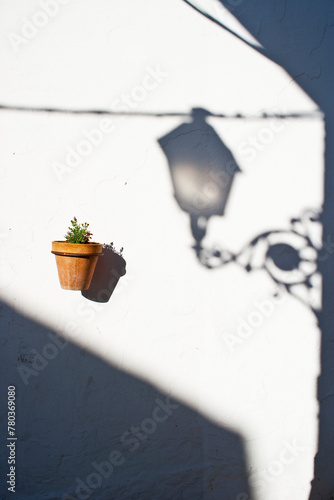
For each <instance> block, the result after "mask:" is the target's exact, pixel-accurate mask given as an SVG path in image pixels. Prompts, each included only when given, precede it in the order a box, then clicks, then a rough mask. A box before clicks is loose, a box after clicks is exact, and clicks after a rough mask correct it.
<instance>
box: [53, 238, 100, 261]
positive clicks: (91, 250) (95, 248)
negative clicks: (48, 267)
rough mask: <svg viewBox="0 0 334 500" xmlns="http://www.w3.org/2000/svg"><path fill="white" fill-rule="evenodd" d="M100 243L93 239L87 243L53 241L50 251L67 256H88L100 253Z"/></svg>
mask: <svg viewBox="0 0 334 500" xmlns="http://www.w3.org/2000/svg"><path fill="white" fill-rule="evenodd" d="M102 248H103V245H102V243H96V242H94V241H92V242H89V243H69V242H68V241H66V240H65V241H64V240H62V241H59V240H58V241H57V240H56V241H53V242H52V250H51V253H53V254H55V255H61V256H65V257H66V256H68V257H71V256H72V257H89V256H96V257H98V256H100V255H103V254H102Z"/></svg>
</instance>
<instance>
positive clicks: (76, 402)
mask: <svg viewBox="0 0 334 500" xmlns="http://www.w3.org/2000/svg"><path fill="white" fill-rule="evenodd" d="M1 331H2V335H1V386H2V388H1V409H2V418H1V436H2V439H1V442H2V451H4V450H5V447H6V444H5V442H6V437H7V418H6V395H7V387H8V386H12V385H14V386H15V387H16V415H17V422H16V428H17V434H16V435H17V442H16V457H15V460H16V463H15V467H16V492H15V498H17V499H20V500H21V499H22V500H23V499H36V500H39V499H40V500H42V499H43V500H45V499H49V500H51V499H52V500H55V499H57V500H59V499H60V498H61V499H63V500H65V499H73V498H75V499H86V498H96V499H101V500H110V499H111V498H115V499H116V498H117V499H121V498H126V499H133V500H135V499H142V500H145V499H147V500H148V499H150V500H151V499H152V492H154V497H155V498H161V499H163V500H169V499H170V500H172V499H176V498H178V499H186V500H188V499H189V500H195V499H205V498H210V499H217V500H218V499H219V500H220V499H222V498H224V499H226V500H236V499H238V500H246V499H249V498H251V496H250V495H251V493H250V487H249V485H248V481H247V475H248V474H247V466H246V457H245V450H244V444H243V439H242V436H240V435H239V434H237V433H235V432H233V431H231V430H229V429H226V428H223V427H221V426H218V425H215V424H214V423H212V422H210V421H208V420H207V419H206V418H204V417H203V416H202V415H201V414H200V413H198V412H196V411H194V410H192V409H191V408H189V407H187V406H186V405H185V404H183V403H182V402H181V401H172V400H170V399H169V397H168V395H166V394H162V393H161V392H160V391H158V390H157V389H156V388H155V387H153V386H152V385H150V384H148V383H146V382H145V381H143V380H139V379H138V378H136V377H133V376H131V375H129V374H127V373H124V372H122V371H120V370H119V369H116V368H115V367H113V366H111V365H109V364H107V363H105V362H104V361H102V360H101V359H99V358H98V357H96V356H95V355H93V354H90V353H89V352H87V351H86V350H84V349H82V348H80V347H78V346H76V345H74V344H73V343H71V342H67V340H66V339H64V337H62V336H59V335H57V334H56V333H55V332H54V331H52V330H49V329H48V328H46V327H44V326H43V325H42V324H39V323H36V322H34V321H31V320H30V319H27V318H25V317H23V316H22V315H20V314H18V313H17V312H15V311H14V310H13V309H12V308H10V307H8V306H7V305H6V304H3V303H1ZM77 333H78V335H79V336H80V333H79V332H77ZM5 334H7V335H6V336H7V339H8V340H5V337H4V335H5ZM7 456H8V454H7V453H3V454H2V459H1V461H2V464H1V470H2V471H6V473H7V469H8V467H9V465H8V464H7ZM46 477H48V480H47V481H46V480H45V478H46ZM1 481H2V484H1V492H2V494H1V496H0V498H1V499H6V498H11V495H12V493H10V492H8V490H7V486H6V484H5V475H4V474H2V476H1ZM6 490H7V493H6Z"/></svg>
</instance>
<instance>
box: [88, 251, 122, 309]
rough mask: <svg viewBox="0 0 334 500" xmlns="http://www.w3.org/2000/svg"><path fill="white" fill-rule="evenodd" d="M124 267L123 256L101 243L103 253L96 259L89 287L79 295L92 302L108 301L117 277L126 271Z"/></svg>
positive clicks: (117, 279)
mask: <svg viewBox="0 0 334 500" xmlns="http://www.w3.org/2000/svg"><path fill="white" fill-rule="evenodd" d="M125 267H126V262H125V260H124V259H123V257H122V256H121V255H119V254H118V253H116V252H115V251H114V250H112V249H111V248H110V247H109V246H108V245H103V255H102V256H101V257H100V258H99V260H98V263H97V265H96V269H95V272H94V276H93V279H92V282H91V284H90V287H89V288H88V290H84V291H82V292H81V295H82V296H83V297H85V298H86V299H88V300H92V301H94V302H108V301H109V299H110V297H111V295H112V294H113V292H114V290H115V288H116V286H117V283H118V281H119V279H120V278H121V277H122V276H124V275H125V273H126V270H125Z"/></svg>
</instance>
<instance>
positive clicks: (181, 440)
mask: <svg viewBox="0 0 334 500" xmlns="http://www.w3.org/2000/svg"><path fill="white" fill-rule="evenodd" d="M239 3H241V2H239ZM196 5H197V6H200V7H201V8H206V10H207V11H210V13H211V15H212V16H213V17H214V18H216V19H219V20H220V22H221V23H223V24H224V25H226V26H228V27H230V29H231V30H233V31H235V32H236V33H237V34H239V35H240V37H242V38H244V40H246V41H247V42H249V44H254V46H256V47H257V48H259V47H260V44H259V42H258V41H257V40H256V39H255V37H254V36H253V35H252V34H250V32H249V31H247V30H246V28H245V27H244V26H242V24H241V23H240V22H239V21H237V20H236V17H235V16H234V15H233V8H232V7H233V6H232V3H231V4H230V8H229V9H227V8H226V6H225V7H224V6H223V4H221V3H220V2H216V3H215V2H212V3H210V5H209V4H208V5H206V4H205V3H204V2H202V3H197V4H196ZM277 8H280V7H277ZM1 10H2V11H3V15H2V16H1V23H0V26H1V27H0V30H1V39H2V46H1V59H2V61H3V63H2V64H3V67H4V68H3V69H4V71H5V75H6V77H5V78H2V79H1V81H0V96H1V98H0V100H1V104H2V105H6V106H8V107H17V108H19V109H0V128H1V135H0V177H1V193H2V194H1V199H0V206H1V214H2V217H1V226H0V233H1V234H0V237H1V239H0V251H1V261H0V268H1V275H0V299H1V312H2V317H1V324H2V333H1V372H2V375H1V380H2V386H3V390H2V394H1V398H2V400H1V402H2V411H3V409H4V419H3V425H2V427H1V432H2V435H1V439H2V444H1V446H2V452H3V467H2V470H3V471H5V474H7V473H8V470H9V469H8V468H9V464H8V453H9V452H8V450H9V448H6V445H7V441H8V440H7V437H8V435H7V425H6V424H7V422H6V415H7V413H6V411H7V406H6V396H7V387H8V386H15V388H16V436H17V441H16V457H15V459H16V463H15V467H16V469H15V470H16V492H15V495H13V494H12V493H11V492H9V491H8V486H9V485H8V484H6V481H7V478H6V477H5V474H4V473H2V477H1V481H2V483H1V485H2V490H1V494H0V498H3V499H7V498H12V497H15V498H17V499H18V500H23V499H28V500H29V499H31V500H32V499H34V500H46V499H49V500H51V499H63V500H65V499H73V498H75V499H86V498H92V499H93V498H94V499H95V498H96V499H98V500H109V499H115V500H118V499H143V500H144V499H150V500H152V499H158V498H159V499H163V500H168V499H185V500H197V499H205V500H206V499H213V500H218V499H219V500H248V499H250V498H252V499H254V500H255V499H256V500H306V499H307V498H308V496H309V493H310V488H311V481H312V479H313V474H314V471H313V466H314V463H313V462H314V456H315V454H316V452H317V444H318V443H317V436H318V418H317V417H318V401H317V390H316V387H317V377H318V376H319V373H320V361H319V359H320V358H319V356H320V333H321V332H320V329H319V326H318V322H317V317H318V316H317V315H318V313H319V311H320V310H321V276H320V274H319V273H318V272H317V266H316V258H317V251H319V250H320V247H321V226H320V223H319V219H318V214H319V212H320V211H321V207H322V204H323V197H324V194H323V192H324V139H325V132H324V117H323V114H322V112H321V111H319V106H318V104H317V103H315V102H314V100H313V99H312V98H311V97H310V96H309V95H308V94H307V93H306V91H305V90H303V89H302V88H301V86H299V85H298V83H297V82H296V81H294V79H293V78H292V76H291V75H290V74H288V72H287V71H285V70H284V69H283V68H282V67H281V66H280V65H278V64H276V63H275V62H273V61H272V60H269V59H268V58H267V57H265V56H264V55H262V54H261V53H260V52H259V51H258V50H254V48H252V47H251V46H250V45H249V44H248V45H247V44H246V43H245V42H244V41H242V40H241V39H240V38H237V37H236V36H235V35H233V34H232V33H231V32H229V31H227V30H226V29H223V28H222V27H221V26H218V25H217V24H216V23H213V22H211V21H210V20H209V19H207V18H205V17H204V16H202V15H201V14H200V13H198V12H196V11H195V10H194V9H193V8H191V7H190V6H189V5H187V3H186V2H183V1H180V0H170V1H169V2H164V1H162V0H155V1H152V0H140V1H131V0H123V1H122V2H117V1H114V2H109V1H108V2H107V1H105V0H99V1H98V2H92V1H88V0H81V1H78V0H71V1H64V0H63V1H60V0H53V1H49V2H48V1H46V0H45V1H42V0H40V1H34V0H29V1H24V2H23V1H18V0H15V1H14V0H12V1H3V2H2V5H1ZM281 14H282V15H283V11H282V13H280V15H278V17H277V19H278V20H277V23H279V19H280V18H281ZM259 22H260V21H259ZM318 29H319V26H318V25H316V26H314V30H318ZM305 37H307V33H305ZM260 48H261V47H260ZM287 50H288V49H287ZM312 57H313V59H312V61H315V62H316V54H315V55H314V54H313V55H312ZM312 64H313V63H312ZM314 64H315V63H314ZM23 108H25V109H23ZM27 108H29V109H27ZM50 108H53V109H54V110H58V111H54V112H51V111H47V110H48V109H50ZM194 108H202V109H204V110H206V112H207V115H206V117H205V118H203V120H204V121H205V124H206V125H209V126H210V127H212V129H213V130H214V132H215V134H217V135H218V137H219V139H220V140H221V141H222V142H223V143H224V145H225V146H226V148H228V150H229V151H230V152H231V153H232V154H233V157H234V160H235V162H236V164H237V166H238V168H239V169H240V171H239V172H238V173H237V174H236V175H235V178H234V179H233V186H232V189H231V192H230V196H229V197H228V200H227V202H226V207H225V212H224V214H223V215H212V216H211V217H209V219H208V220H207V221H203V218H202V219H201V209H202V208H203V204H202V205H201V203H199V204H198V218H197V219H196V220H197V223H198V224H202V225H203V224H205V225H206V233H205V236H204V237H203V238H202V239H201V240H200V245H201V251H200V255H199V254H196V248H194V246H195V243H196V242H195V239H194V230H193V233H192V230H191V223H190V215H189V213H190V209H189V213H187V210H181V208H180V206H179V203H178V199H177V198H176V197H175V185H174V184H173V181H175V179H172V177H171V169H172V168H173V166H171V164H170V163H169V161H168V158H167V156H166V154H165V152H164V150H163V148H162V147H161V141H160V140H161V138H163V137H165V136H166V135H167V134H169V133H170V132H172V131H173V130H176V129H177V127H180V126H181V125H187V126H189V124H192V123H193V124H195V125H196V124H197V121H196V119H195V118H194V116H195V115H194V112H192V110H193V109H194ZM59 110H60V111H61V110H67V112H66V113H64V112H59ZM83 110H88V111H89V110H90V111H93V110H109V111H111V112H112V113H111V114H108V113H106V114H101V113H100V114H98V113H95V114H94V113H86V114H85V113H81V112H82V111H83ZM75 111H79V112H78V113H75ZM263 113H265V114H267V115H269V117H268V116H267V117H265V116H263ZM222 115H225V116H222ZM238 115H242V117H240V116H238ZM196 116H197V115H196ZM201 123H202V125H203V122H201ZM195 125H194V130H195V129H196V134H197V136H196V137H197V139H198V140H197V142H196V144H195V143H194V144H193V145H192V149H194V148H197V149H198V155H199V156H200V155H201V154H202V153H201V152H202V150H203V148H204V150H205V151H206V154H207V158H213V160H212V161H213V162H214V161H216V160H217V158H218V156H219V155H218V153H217V151H213V152H211V151H210V150H209V146H207V144H208V137H207V136H206V135H205V134H204V133H202V132H201V130H202V129H201V128H199V129H197V128H196V126H195ZM212 129H211V128H210V130H212ZM198 130H199V131H198ZM210 133H211V132H210ZM159 141H160V142H159ZM172 147H173V146H172ZM186 147H188V146H186V145H184V144H183V142H182V139H181V141H180V142H178V143H177V145H176V146H175V148H176V149H177V148H178V151H176V157H177V154H178V152H180V151H182V152H183V153H184V151H185V149H184V148H186ZM175 148H174V149H175ZM205 148H206V149H205ZM196 151H197V150H196ZM189 155H190V153H189ZM191 155H193V152H192V153H191ZM190 157H192V156H189V158H190ZM188 163H189V162H188ZM182 168H183V167H182ZM188 169H190V170H191V165H190V166H189V164H187V165H186V167H185V169H184V170H183V172H186V173H185V177H183V178H182V179H181V181H180V182H181V184H180V186H181V187H180V189H181V191H182V190H183V191H182V192H183V193H185V195H186V196H188V195H189V193H191V192H192V191H191V189H192V188H190V187H189V186H190V185H191V175H192V174H189V172H190V170H188ZM181 170H182V169H181ZM187 172H188V173H187ZM205 172H206V173H205ZM205 172H204V174H203V176H202V181H201V182H202V183H203V184H202V187H203V186H204V185H205V183H206V182H207V181H208V178H207V171H205ZM180 175H181V174H180ZM181 177H182V175H181ZM212 182H213V183H212ZM215 182H216V181H215V180H213V181H212V179H210V183H209V184H208V186H207V190H205V189H204V191H203V192H204V195H203V193H202V191H201V193H202V194H201V196H204V198H201V200H202V202H203V203H204V204H205V203H206V201H207V199H211V197H212V196H213V197H214V196H215V193H216V191H215V189H216V187H217V185H216V184H217V183H216V184H215ZM182 183H183V184H182ZM218 184H219V183H218ZM189 190H190V191H189ZM212 193H213V194H212ZM189 196H190V195H189ZM203 200H204V201H203ZM73 216H76V217H77V218H78V220H79V222H85V221H87V222H89V223H90V229H91V231H92V232H93V235H94V241H98V242H101V243H104V244H108V243H111V242H113V243H114V245H115V246H116V248H117V249H119V248H120V247H124V252H123V258H124V260H125V261H126V274H124V276H121V277H119V275H117V276H116V278H117V279H118V278H119V280H118V283H117V286H116V288H115V290H114V291H113V293H112V295H111V296H110V297H109V296H108V299H109V300H108V301H107V302H103V301H102V302H101V301H97V302H96V301H93V300H90V299H89V297H87V294H86V296H85V294H81V293H80V292H72V291H65V290H62V289H61V288H60V285H59V281H58V276H57V269H56V264H55V259H54V256H53V255H52V254H51V242H52V241H53V240H61V239H63V236H64V234H65V232H66V231H67V226H68V225H69V223H70V219H71V218H72V217H73ZM197 229H198V228H197ZM260 235H262V236H261V237H259V236H260ZM257 237H259V238H258V239H256V238H257ZM198 241H199V240H198ZM275 245H276V246H275ZM279 245H281V246H279ZM273 249H274V250H275V252H276V253H275V252H274V250H273ZM279 249H281V252H280V254H279V255H280V256H278V254H277V251H278V250H279ZM289 249H290V251H291V252H292V253H291V254H290V255H288V256H287V261H285V260H284V255H283V257H282V255H281V254H282V253H283V254H284V250H285V251H286V250H289ZM291 249H293V250H291ZM273 252H274V253H273ZM323 255H324V258H327V257H326V255H329V253H328V252H327V254H326V253H324V254H323ZM233 256H234V257H233ZM232 257H233V258H232ZM289 259H290V260H289ZM291 259H292V260H293V259H295V261H293V262H292V261H291ZM291 262H292V264H291ZM105 273H107V276H109V278H108V279H107V283H108V285H107V290H106V289H105V288H106V285H105V284H104V285H103V286H102V285H101V290H102V292H101V294H100V299H101V298H103V297H104V295H103V294H105V293H106V294H107V295H108V286H109V288H112V287H113V285H114V284H115V274H113V273H112V269H106V270H105ZM108 273H110V274H109V275H108ZM305 277H306V278H307V279H306V280H305V279H304V278H305ZM103 290H104V291H103ZM88 295H89V294H88ZM6 440H7V441H6Z"/></svg>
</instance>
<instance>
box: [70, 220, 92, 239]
mask: <svg viewBox="0 0 334 500" xmlns="http://www.w3.org/2000/svg"><path fill="white" fill-rule="evenodd" d="M88 226H89V224H87V222H84V223H83V224H79V223H78V220H77V218H76V217H73V219H72V220H71V226H69V227H68V229H69V230H68V231H67V233H66V234H65V239H66V240H67V241H68V243H89V240H90V239H91V237H92V233H91V232H90V231H88Z"/></svg>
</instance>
